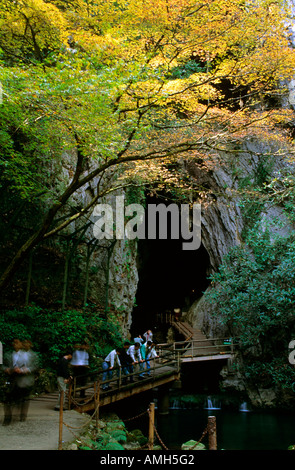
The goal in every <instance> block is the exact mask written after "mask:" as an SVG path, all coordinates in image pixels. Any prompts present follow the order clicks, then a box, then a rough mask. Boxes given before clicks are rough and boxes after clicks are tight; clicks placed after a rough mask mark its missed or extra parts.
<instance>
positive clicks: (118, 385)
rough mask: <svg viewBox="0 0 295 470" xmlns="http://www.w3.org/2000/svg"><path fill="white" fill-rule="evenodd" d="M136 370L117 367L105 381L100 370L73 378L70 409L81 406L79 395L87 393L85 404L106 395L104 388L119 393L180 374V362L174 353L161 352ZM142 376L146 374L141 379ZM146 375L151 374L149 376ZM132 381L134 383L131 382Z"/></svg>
mask: <svg viewBox="0 0 295 470" xmlns="http://www.w3.org/2000/svg"><path fill="white" fill-rule="evenodd" d="M147 363H150V368H149V369H148V368H147V367H146V364H147ZM134 368H135V369H137V370H135V371H133V372H128V373H126V368H125V367H124V366H116V367H114V368H113V369H111V370H109V371H108V373H109V378H108V379H106V380H103V375H104V374H105V373H106V371H105V370H103V369H98V370H95V371H91V372H89V373H88V374H87V375H85V376H80V377H73V379H72V380H71V382H70V385H69V393H68V400H69V404H68V406H69V408H70V407H71V406H72V405H73V404H77V405H79V402H78V394H79V393H81V392H85V399H84V400H83V401H84V404H85V402H89V401H90V400H95V399H97V393H98V390H99V394H103V393H106V392H105V391H104V387H105V386H106V387H109V386H111V387H112V392H114V393H115V392H118V391H121V390H123V389H124V388H126V387H130V386H131V384H132V385H134V384H135V385H136V384H137V385H138V384H139V383H140V382H144V381H147V380H148V381H153V380H155V379H156V378H159V377H160V376H161V375H164V374H165V373H167V372H173V371H174V372H179V368H180V361H179V358H178V357H177V354H175V352H174V351H169V350H165V351H161V355H160V357H159V358H157V359H156V358H152V359H148V360H145V361H142V362H141V363H138V364H135V365H134ZM142 374H145V376H144V377H142V378H141V376H142ZM146 374H149V375H148V376H147V375H146ZM83 378H84V379H87V383H86V385H79V382H80V380H81V379H83ZM130 379H131V380H132V381H133V383H132V382H130Z"/></svg>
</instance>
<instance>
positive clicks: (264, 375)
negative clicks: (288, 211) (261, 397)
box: [206, 227, 295, 387]
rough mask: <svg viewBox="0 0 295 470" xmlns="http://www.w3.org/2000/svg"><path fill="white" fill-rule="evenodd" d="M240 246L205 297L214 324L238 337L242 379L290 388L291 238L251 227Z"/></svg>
mask: <svg viewBox="0 0 295 470" xmlns="http://www.w3.org/2000/svg"><path fill="white" fill-rule="evenodd" d="M246 242H247V243H246V244H245V245H244V246H238V247H235V248H234V249H232V250H231V252H230V253H229V254H228V255H227V256H226V257H225V258H224V261H223V263H222V265H221V266H220V269H219V271H218V272H217V273H216V274H214V275H213V276H212V277H211V280H212V289H211V291H210V292H208V293H207V294H206V297H207V299H208V300H209V301H210V302H211V303H213V304H214V308H215V313H214V314H215V316H216V318H218V320H219V321H220V322H221V323H223V324H224V325H226V326H227V327H228V329H229V331H230V334H232V335H233V336H238V337H239V344H240V348H241V352H242V353H243V358H244V365H245V372H246V373H247V377H248V378H249V379H251V378H252V379H254V380H255V382H256V383H257V382H258V383H262V382H263V384H265V385H267V386H272V385H278V386H279V387H290V385H291V384H292V383H294V381H295V371H294V368H293V367H291V366H290V364H289V362H288V353H289V352H288V344H289V342H290V341H291V340H292V339H294V338H295V316H294V299H295V264H294V258H295V237H294V235H290V236H289V237H286V238H284V237H279V236H274V234H273V233H271V231H268V230H265V231H264V232H261V231H259V228H258V227H254V228H253V230H250V231H249V232H248V237H247V240H246ZM253 347H254V348H253Z"/></svg>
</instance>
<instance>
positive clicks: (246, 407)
mask: <svg viewBox="0 0 295 470" xmlns="http://www.w3.org/2000/svg"><path fill="white" fill-rule="evenodd" d="M240 411H243V412H244V413H245V412H248V411H250V410H249V408H248V403H247V402H246V401H244V402H243V403H241V405H240Z"/></svg>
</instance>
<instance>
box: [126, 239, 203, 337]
mask: <svg viewBox="0 0 295 470" xmlns="http://www.w3.org/2000/svg"><path fill="white" fill-rule="evenodd" d="M209 266H210V261H209V255H208V253H207V251H206V249H205V248H204V246H203V245H201V246H200V248H199V249H198V250H188V251H185V250H183V245H182V240H181V239H177V240H175V239H173V240H171V239H166V240H159V239H156V240H139V242H138V271H139V283H138V289H137V294H136V306H135V308H134V310H133V313H132V327H131V332H132V335H133V336H134V335H137V334H142V333H143V332H144V331H146V330H147V329H152V330H153V331H154V332H156V331H158V332H159V330H160V329H161V325H159V324H158V321H157V319H158V318H159V314H161V313H166V312H170V313H172V312H173V309H174V308H181V309H182V311H187V310H188V309H189V307H190V306H191V305H192V303H193V302H194V301H195V300H197V299H198V298H199V297H201V296H202V294H203V292H204V291H205V290H206V288H207V287H208V286H209V284H210V281H209V279H208V271H209ZM163 339H164V338H161V341H162V340H163ZM164 341H165V339H164Z"/></svg>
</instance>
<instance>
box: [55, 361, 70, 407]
mask: <svg viewBox="0 0 295 470" xmlns="http://www.w3.org/2000/svg"><path fill="white" fill-rule="evenodd" d="M71 359H72V354H71V353H70V352H67V353H66V354H65V355H64V356H63V357H62V358H60V360H59V362H58V365H57V371H56V372H57V388H58V391H59V395H58V401H57V404H56V405H55V408H54V409H55V410H57V411H58V410H59V409H60V397H61V392H62V391H63V392H64V404H65V399H66V391H67V385H68V383H69V381H70V379H71V374H70V369H69V362H70V360H71ZM64 409H66V408H65V405H64Z"/></svg>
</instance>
